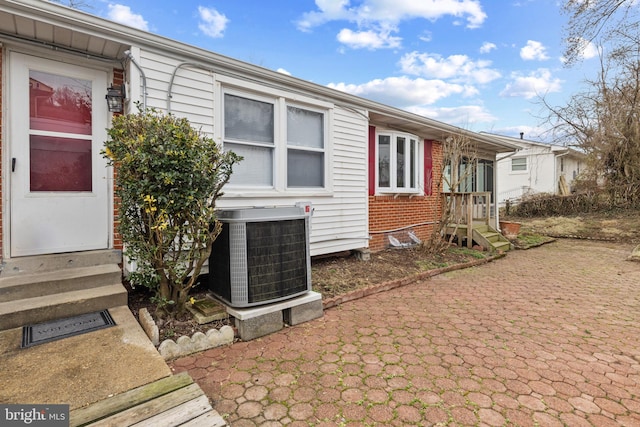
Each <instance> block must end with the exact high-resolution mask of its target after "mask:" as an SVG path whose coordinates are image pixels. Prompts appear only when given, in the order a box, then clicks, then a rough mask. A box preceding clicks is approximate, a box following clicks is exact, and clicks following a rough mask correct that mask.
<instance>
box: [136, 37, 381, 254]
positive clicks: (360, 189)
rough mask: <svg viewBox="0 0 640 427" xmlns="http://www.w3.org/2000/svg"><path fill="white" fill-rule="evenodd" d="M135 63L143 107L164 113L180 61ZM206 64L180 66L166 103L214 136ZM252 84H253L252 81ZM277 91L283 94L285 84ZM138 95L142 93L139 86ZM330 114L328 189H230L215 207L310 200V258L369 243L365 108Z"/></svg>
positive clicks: (211, 79)
mask: <svg viewBox="0 0 640 427" xmlns="http://www.w3.org/2000/svg"><path fill="white" fill-rule="evenodd" d="M139 63H140V66H141V67H142V68H143V70H144V73H145V75H146V78H147V94H148V96H147V106H148V107H154V108H158V109H160V110H162V111H166V110H167V107H168V103H167V96H168V89H169V84H170V80H171V75H172V73H173V72H174V70H175V69H176V67H178V66H179V65H180V64H181V63H182V60H181V59H180V58H168V57H166V56H165V55H163V54H162V53H161V52H154V51H150V50H144V49H143V50H141V52H140V59H139ZM206 68H207V66H206V64H205V65H204V67H198V68H196V67H192V66H184V67H180V68H179V69H178V71H177V73H176V76H175V78H174V82H173V87H172V94H171V95H172V96H171V102H170V107H171V112H172V113H173V114H175V115H176V116H178V117H186V118H188V119H189V120H190V122H191V124H192V125H193V126H194V127H196V128H200V129H201V130H202V131H203V132H205V133H207V134H210V135H211V136H214V135H215V132H214V130H215V129H214V127H215V124H216V119H217V118H216V116H215V115H216V102H215V96H216V95H215V94H216V91H215V87H216V73H214V72H212V71H211V70H208V69H206ZM217 71H220V72H224V70H217ZM234 78H238V79H242V76H238V75H234ZM251 84H252V85H255V84H256V82H255V80H252V81H251ZM140 85H142V82H140ZM270 86H272V85H265V89H264V90H265V93H269V91H270ZM252 87H253V86H252ZM280 90H282V91H284V92H286V88H280ZM139 93H141V94H142V93H143V91H142V88H140V90H139ZM292 97H293V96H292ZM297 97H298V96H297V95H296V98H297ZM140 101H141V99H140ZM323 101H325V102H331V101H332V100H330V99H325V100H323ZM330 117H331V122H330V126H329V135H328V138H327V144H328V147H327V152H326V158H327V161H329V171H328V174H329V176H328V177H327V178H328V180H327V181H328V183H329V184H330V186H329V189H328V190H323V191H315V190H313V191H310V192H305V191H304V190H297V191H295V192H290V193H289V192H283V193H281V194H274V195H271V194H259V193H255V194H251V193H250V192H249V193H247V194H246V195H245V194H242V193H238V192H237V191H235V190H234V191H229V192H228V194H227V195H225V196H223V197H222V199H220V200H219V201H218V207H219V208H221V209H236V208H247V207H254V206H293V205H295V204H296V203H297V202H311V203H312V205H313V208H314V212H313V216H312V220H311V236H310V245H311V255H312V256H315V255H322V254H328V253H333V252H340V251H345V250H352V249H360V248H364V247H367V246H368V234H367V233H368V222H367V215H368V208H367V203H368V199H367V192H366V191H367V190H366V184H367V182H366V179H367V163H366V159H367V145H366V144H367V132H368V120H367V119H366V112H365V111H359V112H356V111H352V110H351V109H348V108H343V107H340V106H335V105H334V107H333V109H332V114H331V116H330Z"/></svg>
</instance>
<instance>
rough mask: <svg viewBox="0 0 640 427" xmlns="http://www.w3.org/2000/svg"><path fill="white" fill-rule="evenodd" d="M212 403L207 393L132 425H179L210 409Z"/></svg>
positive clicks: (154, 426) (144, 426)
mask: <svg viewBox="0 0 640 427" xmlns="http://www.w3.org/2000/svg"><path fill="white" fill-rule="evenodd" d="M211 409H212V408H211V404H210V403H209V399H208V398H207V396H205V395H201V396H200V397H198V398H196V399H192V400H189V401H188V402H184V403H183V404H181V405H179V406H176V407H173V408H171V409H169V410H167V411H164V412H161V413H159V414H157V415H155V416H153V417H151V418H147V419H146V420H144V421H141V422H139V423H137V424H131V426H132V427H157V426H166V427H169V426H179V425H182V424H184V423H186V422H187V421H190V420H192V419H194V418H196V417H199V416H200V415H202V414H204V413H206V412H208V411H210V410H211Z"/></svg>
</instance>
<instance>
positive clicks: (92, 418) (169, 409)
mask: <svg viewBox="0 0 640 427" xmlns="http://www.w3.org/2000/svg"><path fill="white" fill-rule="evenodd" d="M134 424H135V425H136V426H166V427H171V426H179V425H181V426H192V427H197V426H203V427H204V426H208V427H222V426H227V423H226V422H225V421H224V419H223V418H222V417H221V416H220V414H219V413H218V412H217V411H215V410H214V409H213V408H212V407H211V404H210V403H209V400H208V399H207V397H206V395H205V394H204V392H203V391H202V389H201V388H200V386H198V384H196V383H194V382H193V379H192V378H191V377H190V376H189V374H188V373H186V372H183V373H180V374H178V375H173V376H170V377H166V378H163V379H161V380H158V381H156V382H153V383H151V384H147V385H145V386H142V387H138V388H136V389H133V390H130V391H127V392H125V393H122V394H119V395H116V396H113V397H111V398H109V399H106V400H103V401H100V402H96V403H94V404H92V405H90V406H87V407H85V408H79V409H76V410H73V411H71V414H70V426H71V427H79V426H93V427H98V426H117V427H120V426H123V427H126V426H131V425H134Z"/></svg>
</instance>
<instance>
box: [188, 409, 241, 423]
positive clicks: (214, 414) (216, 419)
mask: <svg viewBox="0 0 640 427" xmlns="http://www.w3.org/2000/svg"><path fill="white" fill-rule="evenodd" d="M228 425H229V424H227V422H226V421H225V420H224V418H222V416H220V414H219V413H218V411H216V410H215V409H212V410H210V411H209V412H205V413H204V414H202V415H200V416H199V417H197V418H194V419H192V420H190V421H187V422H186V423H184V424H182V425H181V426H180V427H225V426H228Z"/></svg>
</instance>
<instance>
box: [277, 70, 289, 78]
mask: <svg viewBox="0 0 640 427" xmlns="http://www.w3.org/2000/svg"><path fill="white" fill-rule="evenodd" d="M276 71H277V72H278V73H281V74H284V75H287V76H290V75H291V73H290V72H288V71H287V70H285V69H284V68H278V69H277V70H276Z"/></svg>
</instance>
